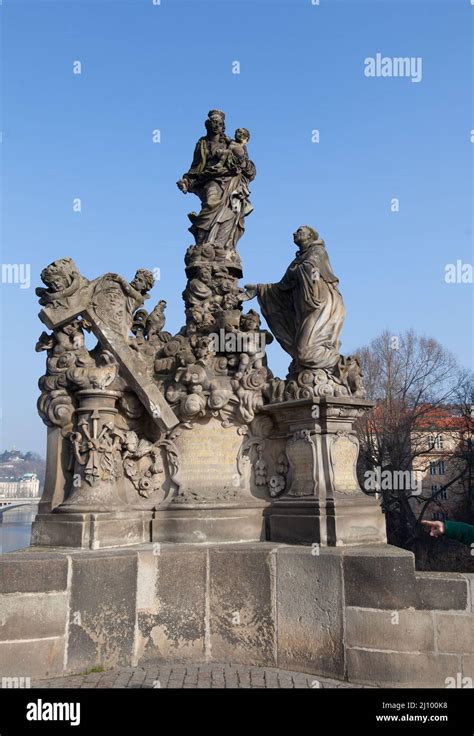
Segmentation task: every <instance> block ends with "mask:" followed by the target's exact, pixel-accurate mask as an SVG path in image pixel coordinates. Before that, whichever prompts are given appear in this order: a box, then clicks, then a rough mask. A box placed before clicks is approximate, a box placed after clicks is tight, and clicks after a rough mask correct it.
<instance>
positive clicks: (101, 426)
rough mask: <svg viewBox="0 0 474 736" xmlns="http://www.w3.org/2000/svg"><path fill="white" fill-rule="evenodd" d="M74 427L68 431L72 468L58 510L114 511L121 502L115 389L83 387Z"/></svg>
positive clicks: (66, 511)
mask: <svg viewBox="0 0 474 736" xmlns="http://www.w3.org/2000/svg"><path fill="white" fill-rule="evenodd" d="M76 396H77V399H78V407H77V409H76V411H75V431H74V432H72V433H71V435H70V442H71V452H72V453H73V456H74V470H73V477H72V482H71V487H70V488H69V489H68V490H67V492H66V499H65V501H64V502H63V503H62V504H61V505H60V506H59V507H58V512H61V513H68V512H70V513H88V512H93V511H114V510H116V509H117V508H118V507H120V506H123V499H121V498H120V497H119V493H118V487H117V478H118V477H121V475H122V468H121V454H120V445H119V444H118V442H117V438H118V436H117V435H116V433H115V415H116V414H117V409H116V408H115V404H116V402H117V399H118V398H120V393H119V392H118V391H110V390H107V389H92V388H91V389H83V390H82V391H78V392H77V394H76Z"/></svg>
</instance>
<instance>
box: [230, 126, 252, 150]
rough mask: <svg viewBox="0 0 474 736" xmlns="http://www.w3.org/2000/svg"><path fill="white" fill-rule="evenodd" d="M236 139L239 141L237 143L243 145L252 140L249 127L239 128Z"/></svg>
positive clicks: (235, 135) (235, 134)
mask: <svg viewBox="0 0 474 736" xmlns="http://www.w3.org/2000/svg"><path fill="white" fill-rule="evenodd" d="M234 139H235V140H236V141H237V143H240V144H241V145H242V146H244V145H245V144H246V143H248V142H249V140H250V133H249V131H248V130H247V128H237V130H236V131H235V133H234Z"/></svg>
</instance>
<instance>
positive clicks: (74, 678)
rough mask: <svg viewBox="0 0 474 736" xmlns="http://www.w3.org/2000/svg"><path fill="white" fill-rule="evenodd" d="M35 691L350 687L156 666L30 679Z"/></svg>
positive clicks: (260, 673) (266, 670) (252, 671)
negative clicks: (37, 689)
mask: <svg viewBox="0 0 474 736" xmlns="http://www.w3.org/2000/svg"><path fill="white" fill-rule="evenodd" d="M32 687H37V688H40V687H41V688H43V687H44V688H150V689H151V688H178V689H181V688H184V689H186V688H251V689H254V688H297V689H301V688H351V687H355V686H354V685H351V684H350V683H347V682H340V681H338V680H330V679H327V678H324V677H318V676H317V675H308V674H305V673H302V672H290V671H288V670H281V669H276V668H273V667H248V666H246V665H237V664H236V665H219V664H200V665H184V664H183V665H157V664H143V665H142V666H141V667H123V668H120V669H114V670H105V671H104V672H89V673H87V672H83V673H81V674H77V675H66V676H64V677H53V678H49V679H33V681H32Z"/></svg>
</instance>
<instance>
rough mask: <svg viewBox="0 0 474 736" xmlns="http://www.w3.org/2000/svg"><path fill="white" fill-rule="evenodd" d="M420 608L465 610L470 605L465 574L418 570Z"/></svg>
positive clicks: (417, 582) (417, 581)
mask: <svg viewBox="0 0 474 736" xmlns="http://www.w3.org/2000/svg"><path fill="white" fill-rule="evenodd" d="M415 577H416V584H417V588H418V593H419V596H420V601H419V605H418V608H425V609H427V610H431V609H438V610H441V611H450V610H465V609H466V608H467V607H468V605H469V597H470V596H469V583H468V581H467V580H466V579H465V576H463V575H460V574H456V573H445V572H417V573H416V576H415Z"/></svg>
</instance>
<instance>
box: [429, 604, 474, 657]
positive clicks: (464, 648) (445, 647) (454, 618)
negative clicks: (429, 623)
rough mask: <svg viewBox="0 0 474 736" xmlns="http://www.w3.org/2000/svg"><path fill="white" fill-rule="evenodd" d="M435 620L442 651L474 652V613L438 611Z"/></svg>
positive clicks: (438, 642) (439, 648) (439, 647)
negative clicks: (462, 613)
mask: <svg viewBox="0 0 474 736" xmlns="http://www.w3.org/2000/svg"><path fill="white" fill-rule="evenodd" d="M435 622H436V623H435V625H436V638H437V644H438V650H439V651H440V652H451V653H457V652H459V653H460V654H474V615H472V614H467V615H465V616H463V615H461V614H454V613H453V614H450V613H436V614H435Z"/></svg>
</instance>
